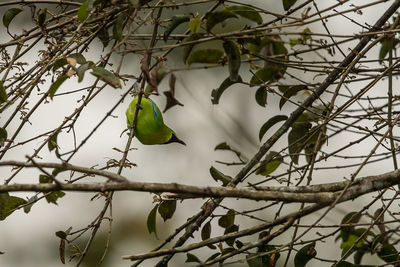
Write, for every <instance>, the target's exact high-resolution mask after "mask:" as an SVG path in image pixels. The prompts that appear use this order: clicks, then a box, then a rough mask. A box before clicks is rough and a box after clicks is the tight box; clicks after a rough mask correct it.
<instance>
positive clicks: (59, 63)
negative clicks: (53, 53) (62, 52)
mask: <svg viewBox="0 0 400 267" xmlns="http://www.w3.org/2000/svg"><path fill="white" fill-rule="evenodd" d="M67 64H68V61H67V59H66V58H65V57H60V58H57V59H56V61H55V62H54V64H53V72H54V71H56V70H58V69H59V68H61V67H64V66H65V65H67Z"/></svg>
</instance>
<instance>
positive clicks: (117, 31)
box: [113, 13, 125, 42]
mask: <svg viewBox="0 0 400 267" xmlns="http://www.w3.org/2000/svg"><path fill="white" fill-rule="evenodd" d="M124 20H125V14H124V13H122V14H120V15H119V16H118V17H117V19H116V20H115V23H114V27H113V37H114V39H115V40H116V41H117V42H121V41H122V39H124V35H123V30H124Z"/></svg>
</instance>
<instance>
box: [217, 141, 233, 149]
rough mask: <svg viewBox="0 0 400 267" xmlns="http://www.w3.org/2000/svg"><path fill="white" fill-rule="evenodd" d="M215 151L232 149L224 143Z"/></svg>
mask: <svg viewBox="0 0 400 267" xmlns="http://www.w3.org/2000/svg"><path fill="white" fill-rule="evenodd" d="M214 150H231V147H230V146H229V145H228V144H227V143H226V142H223V143H220V144H218V145H217V146H216V147H215V148H214Z"/></svg>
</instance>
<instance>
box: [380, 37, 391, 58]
mask: <svg viewBox="0 0 400 267" xmlns="http://www.w3.org/2000/svg"><path fill="white" fill-rule="evenodd" d="M389 42H390V39H387V38H385V39H383V40H382V41H381V49H380V50H379V64H382V63H383V60H384V59H385V57H386V55H387V53H389V45H390V43H389Z"/></svg>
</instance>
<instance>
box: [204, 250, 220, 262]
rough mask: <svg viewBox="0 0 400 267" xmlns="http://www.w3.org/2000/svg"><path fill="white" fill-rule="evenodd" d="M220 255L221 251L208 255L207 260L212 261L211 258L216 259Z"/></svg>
mask: <svg viewBox="0 0 400 267" xmlns="http://www.w3.org/2000/svg"><path fill="white" fill-rule="evenodd" d="M219 255H221V253H220V252H217V253H214V254H212V255H211V256H210V257H208V259H207V260H206V261H211V260H213V259H215V258H216V257H218V256H219Z"/></svg>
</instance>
